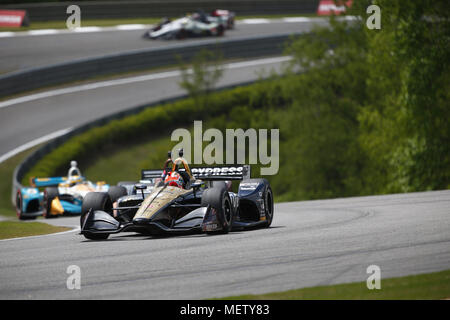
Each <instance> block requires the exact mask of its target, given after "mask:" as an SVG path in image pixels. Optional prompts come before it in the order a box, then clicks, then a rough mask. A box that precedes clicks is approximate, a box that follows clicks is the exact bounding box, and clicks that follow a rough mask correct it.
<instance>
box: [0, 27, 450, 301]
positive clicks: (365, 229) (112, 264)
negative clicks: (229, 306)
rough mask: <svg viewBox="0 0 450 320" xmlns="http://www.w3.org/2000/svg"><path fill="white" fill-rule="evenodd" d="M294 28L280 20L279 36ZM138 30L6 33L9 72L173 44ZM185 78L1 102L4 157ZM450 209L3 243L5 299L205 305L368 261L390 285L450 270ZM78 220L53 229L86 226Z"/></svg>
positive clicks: (281, 212)
mask: <svg viewBox="0 0 450 320" xmlns="http://www.w3.org/2000/svg"><path fill="white" fill-rule="evenodd" d="M300 24H301V23H299V24H298V26H297V27H298V28H300V27H299V26H300ZM297 27H296V26H295V23H291V24H289V23H284V24H283V23H280V26H279V27H277V28H279V29H278V30H276V33H279V32H282V31H287V30H284V29H283V28H297ZM303 27H304V28H308V27H309V24H302V26H301V28H303ZM298 28H297V29H296V31H299V30H298ZM281 29H283V30H281ZM272 30H274V25H273V24H267V25H248V26H241V25H240V26H238V29H237V30H234V31H231V32H230V33H228V34H227V37H228V36H230V37H233V36H234V35H235V34H238V33H239V34H240V35H246V36H248V35H250V34H262V33H263V32H272ZM241 31H242V34H241ZM273 32H274V33H275V31H273ZM141 34H142V31H123V33H122V32H121V33H120V37H118V36H117V33H116V34H113V33H112V32H102V33H89V34H74V35H70V36H67V37H63V36H59V35H52V36H50V35H49V36H33V37H27V36H23V37H12V38H2V39H0V46H1V48H2V49H1V50H0V64H1V65H0V70H3V71H4V70H6V69H8V70H17V69H23V68H29V67H35V66H39V65H45V64H48V63H56V62H62V61H69V60H71V59H76V58H81V57H87V56H92V55H94V56H95V55H101V54H105V53H112V52H120V51H125V50H132V49H138V48H142V47H146V46H150V45H155V46H157V45H162V44H165V42H158V41H156V42H150V41H144V40H142V39H140V38H139V36H140V35H141ZM117 39H118V40H117ZM113 40H114V41H113ZM189 41H191V40H189ZM192 41H202V40H192ZM5 44H6V45H5ZM50 44H52V45H50ZM77 48H78V49H77ZM32 49H33V50H36V51H34V53H35V54H33V52H32ZM49 49H51V50H50V51H51V52H50V53H49V52H48V51H49ZM55 50H56V51H55ZM13 57H15V58H14V59H13ZM8 61H12V62H11V63H8ZM281 63H282V61H281V60H276V59H274V60H272V61H271V62H270V63H269V62H267V61H264V60H261V61H260V63H254V62H247V63H243V64H241V65H234V66H235V67H233V68H229V69H227V71H226V72H225V75H224V77H223V79H222V81H221V83H220V86H223V85H229V84H235V83H241V82H245V81H249V80H253V79H257V78H258V77H259V74H260V72H261V68H262V67H264V69H265V70H267V71H268V70H270V69H271V68H275V69H277V68H280V65H281ZM177 79H179V77H178V76H177V75H176V74H172V73H168V74H165V75H164V74H163V75H161V76H160V77H157V78H154V79H148V80H142V81H135V82H127V83H122V84H111V85H108V86H103V87H97V88H95V87H90V88H87V89H85V90H79V91H75V92H72V93H65V94H58V95H49V96H48V97H45V98H40V99H34V100H31V101H28V102H21V103H16V104H12V105H9V106H4V107H0V124H1V125H0V156H1V155H3V154H5V153H7V152H8V151H11V150H13V149H14V148H17V147H20V146H22V145H24V144H25V143H27V142H30V141H32V140H34V139H37V138H39V137H42V136H44V135H48V134H51V133H53V132H55V131H58V130H61V129H66V128H69V127H74V126H78V125H81V124H83V123H85V122H88V121H91V120H93V119H95V118H98V117H101V116H103V115H107V114H110V113H113V112H117V111H120V110H124V109H127V108H130V107H134V106H137V105H140V104H142V103H149V102H152V101H157V100H159V99H162V98H167V97H172V96H174V95H179V94H181V93H182V91H181V90H180V89H179V87H178V85H177ZM0 104H1V102H0ZM449 208H450V190H446V191H434V192H422V193H410V194H398V195H387V196H372V197H358V198H346V199H335V200H318V201H305V202H291V203H282V204H277V205H276V207H275V218H274V221H273V224H272V227H271V228H269V229H260V230H254V231H248V232H243V231H239V232H232V233H230V234H227V235H221V236H206V235H193V236H183V237H169V238H152V237H146V236H139V235H133V234H125V233H124V234H118V235H113V236H111V237H110V239H108V240H107V241H100V242H94V241H89V240H86V239H85V238H84V237H83V236H80V235H78V234H77V233H78V232H77V231H76V230H75V231H73V232H69V233H64V234H57V235H47V236H40V237H32V238H23V239H11V240H1V241H0V299H72V298H73V299H76V298H84V299H90V298H99V299H108V298H110V299H203V298H212V297H224V296H229V295H237V294H246V293H263V292H273V291H281V290H288V289H294V288H300V287H309V286H317V285H327V284H335V283H344V282H354V281H362V282H364V281H366V279H367V277H368V274H367V273H366V269H367V267H368V266H370V265H378V266H379V267H380V268H381V276H382V279H383V278H384V279H385V278H388V277H397V276H403V275H410V274H418V273H426V272H433V271H440V270H445V269H448V268H449V266H450V210H449ZM38 221H42V219H39V220H38ZM78 221H79V218H78V217H74V218H59V219H54V220H49V221H48V222H49V223H52V224H57V225H65V226H71V227H78V226H79V223H78ZM46 222H47V221H46ZM25 223H26V222H25ZM70 265H77V266H79V267H80V268H81V289H80V290H69V289H67V287H66V281H67V277H68V276H69V274H67V273H66V271H67V267H68V266H70ZM382 285H383V280H382Z"/></svg>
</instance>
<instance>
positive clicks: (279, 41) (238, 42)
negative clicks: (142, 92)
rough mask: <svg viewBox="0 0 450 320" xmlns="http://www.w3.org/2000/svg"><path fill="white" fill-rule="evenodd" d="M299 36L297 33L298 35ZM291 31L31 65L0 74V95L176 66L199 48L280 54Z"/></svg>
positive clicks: (237, 54) (229, 55)
mask: <svg viewBox="0 0 450 320" xmlns="http://www.w3.org/2000/svg"><path fill="white" fill-rule="evenodd" d="M297 35H299V34H297ZM290 36H291V35H290V34H279V35H271V36H252V37H244V38H239V39H221V40H220V41H219V40H217V38H215V39H207V40H204V41H202V42H200V43H198V42H197V43H196V44H186V43H180V44H173V45H168V46H166V47H163V48H150V49H140V50H134V51H129V52H126V53H118V54H111V55H105V56H101V57H96V58H86V59H80V60H75V61H71V62H68V63H61V64H55V65H51V66H46V67H39V68H33V69H28V70H23V71H17V72H13V73H9V74H7V75H3V76H0V97H5V96H9V95H13V94H17V93H21V92H25V91H30V90H36V89H39V88H43V87H48V86H52V85H60V84H63V83H68V82H73V81H78V80H86V79H87V78H91V77H97V76H105V75H111V74H118V73H123V72H130V71H141V70H146V69H150V68H155V67H164V66H170V65H177V64H178V63H179V60H178V59H179V58H181V59H183V61H187V60H191V59H192V58H193V57H194V56H195V54H196V53H198V52H199V51H200V50H203V49H207V50H213V51H214V50H219V51H220V52H221V53H222V54H223V57H224V58H225V59H235V58H253V57H260V56H269V55H276V54H280V53H281V52H282V51H283V45H284V43H285V42H286V40H288V39H289V37H290Z"/></svg>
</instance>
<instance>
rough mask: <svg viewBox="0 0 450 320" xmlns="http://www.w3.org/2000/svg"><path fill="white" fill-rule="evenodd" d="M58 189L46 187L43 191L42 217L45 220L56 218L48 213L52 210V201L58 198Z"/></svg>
mask: <svg viewBox="0 0 450 320" xmlns="http://www.w3.org/2000/svg"><path fill="white" fill-rule="evenodd" d="M58 194H59V193H58V188H56V187H48V188H45V190H44V203H43V206H44V213H43V216H44V218H46V219H50V218H56V217H57V215H52V214H51V213H50V211H51V209H52V201H53V200H54V199H55V198H56V197H57V196H58Z"/></svg>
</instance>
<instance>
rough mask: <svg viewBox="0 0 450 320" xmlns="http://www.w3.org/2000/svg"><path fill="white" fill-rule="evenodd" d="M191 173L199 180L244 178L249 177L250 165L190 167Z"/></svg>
mask: <svg viewBox="0 0 450 320" xmlns="http://www.w3.org/2000/svg"><path fill="white" fill-rule="evenodd" d="M191 172H192V175H193V176H194V178H195V179H200V180H244V179H250V166H249V165H237V166H214V167H192V168H191Z"/></svg>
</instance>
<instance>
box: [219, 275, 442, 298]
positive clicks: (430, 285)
mask: <svg viewBox="0 0 450 320" xmlns="http://www.w3.org/2000/svg"><path fill="white" fill-rule="evenodd" d="M446 298H450V270H446V271H441V272H435V273H427V274H420V275H414V276H407V277H400V278H390V279H381V289H380V290H376V289H374V290H369V289H367V286H366V282H357V283H348V284H339V285H332V286H320V287H312V288H303V289H296V290H289V291H283V292H272V293H267V294H260V295H241V296H233V297H227V298H224V299H230V300H236V299H239V300H318V299H319V300H428V299H433V300H436V299H446Z"/></svg>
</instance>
